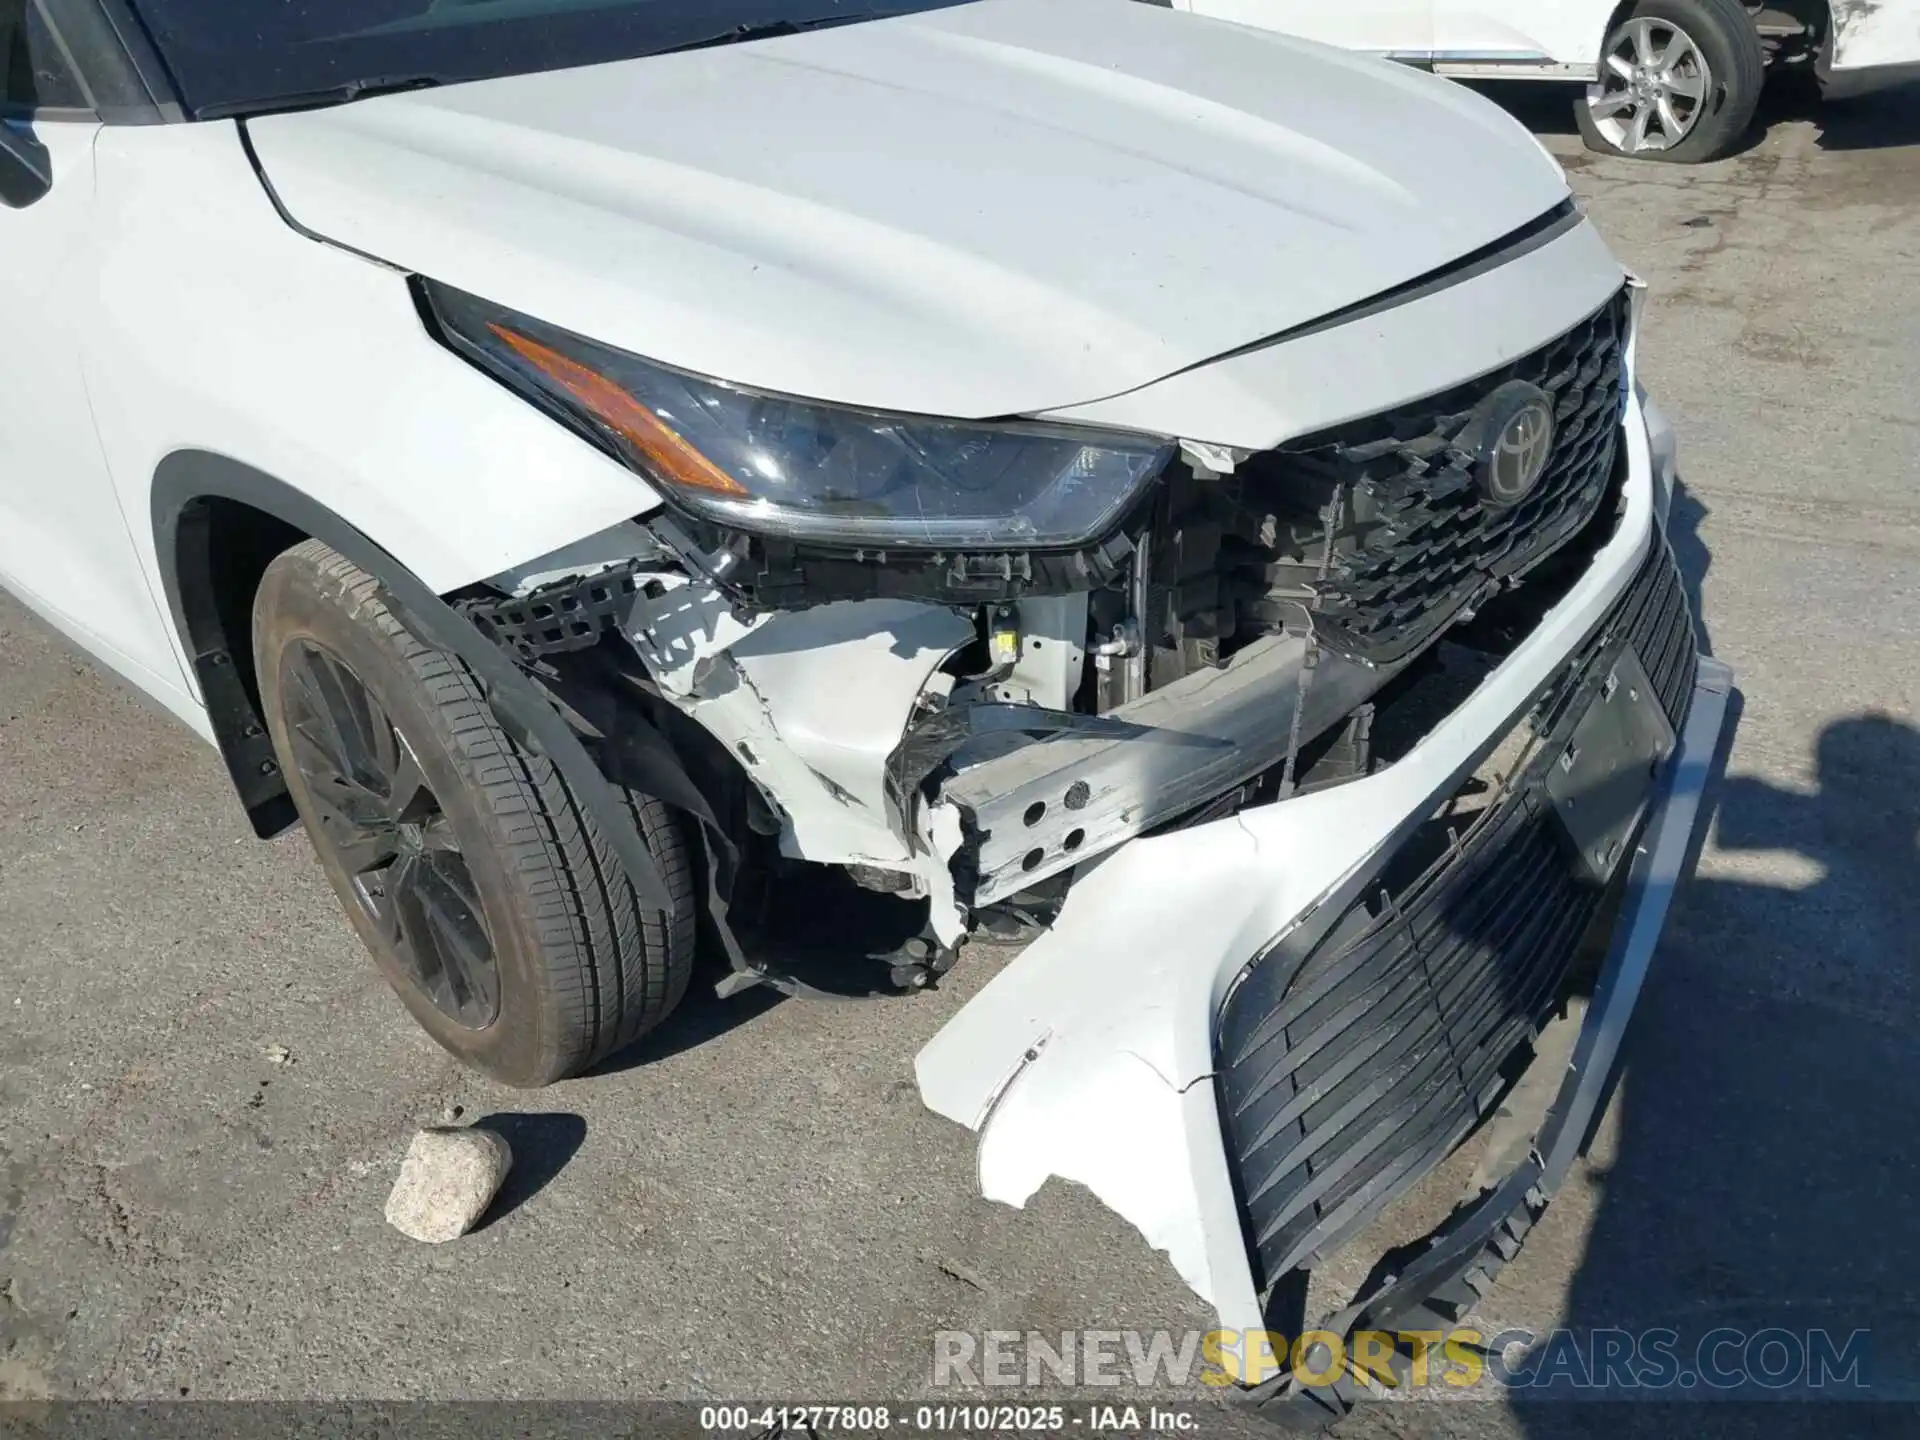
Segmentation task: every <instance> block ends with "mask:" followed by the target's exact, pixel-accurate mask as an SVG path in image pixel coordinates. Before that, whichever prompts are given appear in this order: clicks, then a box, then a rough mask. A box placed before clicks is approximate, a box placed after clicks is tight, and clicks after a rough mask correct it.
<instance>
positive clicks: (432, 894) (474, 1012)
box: [407, 854, 498, 1024]
mask: <svg viewBox="0 0 1920 1440" xmlns="http://www.w3.org/2000/svg"><path fill="white" fill-rule="evenodd" d="M407 883H408V887H409V892H410V893H409V897H408V898H409V900H410V902H411V903H410V905H409V909H410V910H416V911H417V913H418V915H419V918H420V921H421V925H422V929H423V931H424V933H423V934H422V935H420V936H419V937H417V939H418V940H419V941H425V942H426V944H424V945H418V946H417V948H419V949H422V950H425V949H427V948H429V947H430V948H431V950H432V955H433V962H432V968H433V970H434V975H433V976H432V978H431V981H430V983H431V985H432V988H433V989H434V990H435V991H436V992H437V994H438V995H439V996H440V997H442V998H443V999H444V1000H445V1001H447V1002H450V1003H451V1005H452V1013H453V1014H454V1015H455V1016H456V1017H457V1018H460V1019H462V1020H465V1021H471V1022H475V1023H479V1024H485V1023H486V1022H487V1021H488V1020H491V1019H492V1018H493V1015H494V1013H495V1009H496V1001H497V998H498V997H497V995H496V992H495V979H494V977H495V968H494V964H493V946H492V944H491V943H490V941H489V940H488V937H487V931H486V926H485V924H484V923H483V922H482V920H481V918H480V897H479V895H478V894H477V893H475V892H474V889H473V881H472V877H471V876H470V875H469V874H468V873H467V868H466V866H465V864H464V863H462V862H461V861H460V860H459V859H458V858H457V857H454V856H451V855H444V854H443V855H426V856H423V857H422V858H421V860H420V862H419V863H418V864H416V865H414V866H413V867H412V868H411V869H410V871H409V872H408V877H407ZM421 959H422V960H423V961H424V960H426V959H427V957H426V956H425V955H422V956H421Z"/></svg>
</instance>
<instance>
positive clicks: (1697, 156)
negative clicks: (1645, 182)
mask: <svg viewBox="0 0 1920 1440" xmlns="http://www.w3.org/2000/svg"><path fill="white" fill-rule="evenodd" d="M1643 20H1651V21H1655V22H1657V23H1659V24H1661V25H1663V26H1673V27H1676V28H1677V29H1679V30H1680V31H1682V32H1684V33H1685V34H1686V35H1687V36H1688V37H1689V38H1690V39H1691V40H1692V41H1693V43H1694V45H1695V46H1697V47H1698V50H1699V53H1700V54H1701V55H1702V56H1704V57H1705V60H1706V64H1707V69H1708V72H1709V75H1710V80H1709V82H1708V84H1707V86H1706V93H1705V95H1704V96H1703V97H1702V98H1701V100H1700V101H1699V105H1700V111H1699V113H1698V115H1697V116H1695V117H1694V118H1693V119H1692V120H1691V128H1689V129H1688V130H1687V131H1686V133H1685V135H1684V136H1683V137H1682V138H1681V139H1680V140H1679V141H1678V142H1677V143H1675V144H1672V145H1670V146H1669V147H1668V148H1666V149H1642V150H1628V149H1622V148H1621V146H1620V145H1617V144H1615V143H1614V140H1613V139H1612V138H1610V137H1609V136H1608V135H1607V134H1606V133H1605V132H1604V131H1603V129H1602V122H1601V120H1599V119H1597V118H1596V117H1595V115H1594V113H1593V100H1594V96H1595V89H1597V88H1598V87H1592V88H1589V89H1587V90H1584V91H1582V92H1581V94H1580V95H1579V96H1578V97H1577V98H1576V99H1575V100H1574V106H1573V108H1574V118H1575V120H1576V121H1577V122H1578V123H1579V126H1580V138H1581V139H1583V140H1584V141H1586V143H1587V148H1588V149H1589V150H1594V151H1597V152H1599V153H1600V154H1602V155H1629V156H1630V158H1632V159H1636V160H1662V161H1665V162H1667V163H1668V164H1676V165H1696V164H1699V163H1701V162H1703V161H1707V160H1718V159H1720V158H1721V157H1723V156H1725V155H1727V154H1729V153H1730V152H1731V151H1732V150H1733V149H1734V147H1736V146H1737V145H1739V143H1740V141H1741V140H1742V139H1743V138H1744V137H1745V135H1746V133H1747V128H1748V127H1749V126H1750V125H1752V124H1753V115H1754V110H1755V108H1756V107H1757V106H1758V105H1759V103H1760V92H1761V89H1762V88H1763V87H1764V86H1765V84H1766V77H1767V57H1766V52H1765V50H1764V49H1763V48H1762V46H1761V43H1760V32H1759V31H1758V30H1756V29H1755V28H1754V25H1753V21H1752V20H1751V19H1749V18H1748V16H1747V12H1746V10H1745V9H1744V8H1743V7H1742V6H1741V4H1740V0H1640V3H1639V4H1637V5H1635V6H1634V7H1633V8H1632V9H1631V10H1629V11H1628V12H1627V13H1626V15H1625V16H1624V17H1623V18H1622V19H1621V21H1620V23H1619V24H1618V25H1616V26H1615V27H1614V28H1613V30H1612V32H1611V33H1609V34H1608V36H1607V38H1606V41H1605V43H1604V44H1603V45H1602V46H1601V50H1600V71H1601V81H1600V83H1601V85H1602V86H1605V85H1609V84H1614V85H1618V84H1622V83H1624V82H1621V81H1617V80H1610V79H1609V72H1608V66H1607V57H1608V56H1609V55H1611V54H1613V53H1614V50H1615V47H1616V46H1618V45H1620V44H1621V43H1623V41H1625V40H1626V39H1627V36H1628V31H1629V27H1631V26H1632V25H1633V24H1634V22H1636V21H1643Z"/></svg>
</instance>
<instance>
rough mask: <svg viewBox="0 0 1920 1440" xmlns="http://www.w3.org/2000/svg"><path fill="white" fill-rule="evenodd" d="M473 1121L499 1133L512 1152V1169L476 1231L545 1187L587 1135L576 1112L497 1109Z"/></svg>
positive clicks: (582, 1121) (494, 1222) (522, 1203)
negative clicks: (523, 1111) (572, 1113)
mask: <svg viewBox="0 0 1920 1440" xmlns="http://www.w3.org/2000/svg"><path fill="white" fill-rule="evenodd" d="M474 1123H475V1125H476V1126H478V1127H479V1128H481V1129H485V1130H491V1131H493V1132H494V1133H495V1134H497V1135H499V1136H500V1137H501V1138H502V1139H504V1140H505V1141H506V1142H507V1146H508V1148H509V1149H511V1150H512V1151H513V1168H512V1169H510V1170H509V1171H507V1178H506V1181H505V1183H503V1184H502V1185H501V1186H500V1193H499V1194H498V1195H496V1196H494V1198H493V1204H492V1205H491V1206H489V1207H488V1209H487V1214H486V1218H485V1219H484V1220H482V1221H481V1222H480V1224H479V1225H478V1226H476V1227H475V1228H476V1229H478V1230H484V1229H486V1228H487V1227H488V1226H489V1225H494V1224H497V1223H499V1221H501V1220H502V1219H504V1218H505V1217H506V1216H508V1215H511V1214H512V1213H513V1212H514V1211H515V1210H518V1209H519V1208H520V1207H521V1206H522V1205H524V1204H526V1203H527V1201H529V1200H531V1199H532V1198H533V1197H534V1196H536V1195H538V1194H539V1193H540V1192H541V1191H542V1190H544V1189H546V1188H547V1184H548V1182H549V1181H551V1180H552V1179H553V1177H554V1176H556V1175H558V1174H559V1173H560V1172H561V1171H562V1170H564V1169H566V1167H567V1162H568V1161H569V1160H571V1159H573V1157H574V1155H575V1154H576V1153H577V1152H578V1151H579V1149H580V1145H581V1143H582V1142H583V1141H584V1140H585V1139H586V1138H587V1122H586V1121H585V1120H583V1119H582V1118H581V1117H580V1116H578V1115H571V1114H565V1113H559V1114H524V1113H521V1112H517V1111H500V1112H497V1113H495V1114H492V1115H487V1116H484V1117H482V1118H481V1119H479V1120H477V1121H475V1122H474Z"/></svg>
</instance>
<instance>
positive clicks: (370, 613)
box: [253, 540, 694, 1086]
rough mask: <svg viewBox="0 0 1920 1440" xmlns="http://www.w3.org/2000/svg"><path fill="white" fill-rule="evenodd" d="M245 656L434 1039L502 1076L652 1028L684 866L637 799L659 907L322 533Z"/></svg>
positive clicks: (353, 913)
mask: <svg viewBox="0 0 1920 1440" xmlns="http://www.w3.org/2000/svg"><path fill="white" fill-rule="evenodd" d="M253 633H254V645H253V648H254V664H255V667H256V674H257V676H258V679H259V684H260V698H261V701H262V702H263V708H264V709H265V711H266V719H267V728H268V731H269V733H270V734H271V735H272V737H273V744H274V749H275V751H276V752H277V754H278V756H279V760H280V768H281V771H282V773H283V775H284V776H285V779H286V782H287V788H288V790H289V791H290V792H291V793H292V795H293V800H294V803H295V805H296V806H298V808H299V811H300V818H301V820H302V822H303V823H304V824H305V826H306V831H307V835H308V837H309V838H310V839H311V840H312V842H313V847H314V850H315V852H316V853H317V854H318V856H319V858H320V864H321V867H322V868H323V869H324V870H325V871H326V873H327V878H328V880H330V881H331V882H332V884H333V888H334V891H335V892H336V893H337V894H338V895H339V897H340V902H341V904H342V905H343V906H344V907H345V909H346V912H347V918H348V919H349V920H350V921H351V922H352V924H353V928H354V929H355V931H356V932H358V934H359V936H360V938H361V940H362V941H363V942H365V944H366V946H367V948H368V949H369V950H370V951H372V952H373V957H374V960H375V962H376V963H377V964H378V965H379V967H380V970H381V971H382V972H383V973H384V974H385V976H386V978H387V980H388V981H389V983H391V984H392V986H393V988H394V990H395V991H396V992H398V994H399V996H400V999H401V1001H402V1002H403V1003H404V1004H405V1005H406V1007H407V1009H408V1010H409V1011H410V1012H411V1013H412V1015H413V1017H414V1019H415V1020H417V1021H419V1023H420V1024H421V1026H422V1027H424V1028H425V1029H426V1031H427V1033H428V1034H429V1035H431V1036H433V1038H434V1039H435V1040H437V1041H439V1042H440V1044H441V1045H443V1046H445V1047H446V1049H448V1050H449V1051H451V1052H452V1053H453V1054H454V1055H456V1056H458V1057H459V1058H460V1059H461V1060H462V1061H464V1062H466V1063H467V1064H468V1065H471V1066H473V1067H474V1068H475V1069H477V1070H481V1071H483V1072H485V1073H486V1074H488V1075H491V1076H492V1077H494V1078H495V1079H497V1080H501V1081H504V1082H505V1083H507V1084H509V1085H517V1086H537V1085H545V1084H547V1083H549V1082H551V1081H554V1080H558V1079H560V1078H562V1077H563V1076H567V1075H571V1074H574V1073H576V1072H578V1071H580V1070H582V1069H584V1068H586V1067H587V1066H589V1065H591V1064H593V1063H594V1062H595V1061H597V1060H599V1059H601V1058H603V1057H604V1056H606V1055H608V1054H610V1053H611V1052H613V1051H614V1050H617V1049H619V1048H620V1047H622V1046H624V1045H627V1044H629V1043H631V1042H632V1041H633V1040H634V1039H635V1038H637V1037H638V1036H639V1035H641V1034H642V1033H643V1032H645V1031H646V1030H647V1029H649V1028H650V1027H651V1026H653V1025H656V1024H658V1023H659V1021H660V1020H661V1019H663V1018H664V1017H665V1016H666V1014H667V1013H668V1012H669V1011H671V1010H672V1009H673V1007H674V1006H675V1005H676V1004H678V1003H679V1001H680V997H681V996H682V995H683V994H684V993H685V991H686V987H687V980H688V977H689V975H690V974H691V971H692V965H693V949H694V908H693V867H692V865H691V864H690V863H689V857H688V854H687V848H686V844H685V842H684V840H683V838H682V836H681V832H680V830H679V828H678V826H677V824H676V822H675V820H674V817H673V815H672V813H671V812H670V811H669V810H668V809H667V808H666V807H665V806H664V805H662V804H661V803H660V802H659V801H657V800H654V799H651V798H649V797H647V796H643V795H638V794H632V793H629V794H628V796H627V800H628V804H629V805H630V806H631V807H632V813H633V817H634V820H635V822H636V824H637V825H638V826H639V829H640V834H641V837H642V839H644V840H645V841H646V844H647V847H648V849H649V850H651V851H652V853H653V856H654V859H655V860H656V861H657V862H658V863H659V866H660V871H661V874H662V876H663V878H664V879H665V881H666V885H667V890H668V893H669V894H670V895H671V897H672V900H673V903H672V905H671V906H670V907H669V908H668V909H667V910H666V911H665V912H662V911H658V910H653V909H650V908H647V907H646V906H644V905H642V904H641V902H640V900H639V898H638V897H637V896H636V895H635V893H634V890H633V886H632V885H631V883H630V882H629V881H628V879H627V877H626V874H625V872H624V871H623V870H622V868H621V867H620V864H619V861H618V859H617V858H616V857H615V854H614V852H613V849H612V847H611V846H609V845H608V844H607V841H606V838H605V837H604V836H603V835H601V834H600V832H599V830H598V829H597V828H596V827H595V825H594V822H593V820H592V818H591V817H590V816H589V815H587V814H586V812H585V811H584V810H583V809H582V808H581V806H580V804H579V802H578V801H577V800H576V799H575V797H574V795H573V794H572V792H571V791H570V790H569V789H568V787H567V784H566V781H565V780H564V779H563V778H562V777H561V775H560V773H559V771H558V770H556V769H555V768H554V766H553V765H552V763H551V762H549V761H548V760H546V759H545V758H543V757H541V756H539V755H535V754H532V753H531V752H529V751H527V750H524V749H522V748H521V747H520V746H519V745H517V744H515V743H514V742H513V740H511V739H510V738H509V737H508V736H507V735H506V733H505V732H504V731H503V730H502V729H501V728H500V726H499V723H498V722H497V721H496V720H495V719H494V716H493V712H492V711H491V709H489V708H488V705H487V703H486V700H485V698H484V697H483V696H482V694H481V692H480V687H479V686H478V684H476V683H475V680H474V678H473V674H472V672H471V671H469V670H468V669H467V667H466V666H465V665H464V664H462V663H461V661H460V660H458V659H457V658H456V657H454V656H452V655H449V654H447V653H445V652H444V651H441V650H436V649H434V648H433V647H432V646H430V645H428V644H426V643H424V642H423V641H422V640H420V639H419V638H418V637H417V636H415V635H413V634H412V633H411V632H410V631H409V630H408V629H407V628H406V627H405V625H403V624H402V623H401V621H400V620H399V618H398V617H397V616H396V615H395V614H394V613H393V611H391V610H390V609H388V608H387V605H386V602H385V597H384V593H383V592H382V590H381V588H380V585H379V583H378V582H377V581H376V580H375V579H374V578H373V577H372V576H371V575H368V574H367V573H366V572H365V571H363V570H360V569H358V568H357V567H356V566H355V565H353V563H352V562H351V561H349V560H347V559H345V558H344V557H343V556H341V555H339V554H338V553H336V552H335V551H333V550H331V549H329V548H328V547H327V546H325V545H323V544H321V543H320V542H319V541H317V540H309V541H307V542H305V543H303V544H301V545H297V546H295V547H294V548H293V549H291V550H289V551H287V552H286V553H285V554H283V555H281V556H279V557H278V558H277V559H275V560H274V561H273V563H272V564H270V565H269V566H268V567H267V570H266V574H265V576H264V577H263V578H262V580H261V583H260V589H259V591H258V593H257V595H256V596H255V599H254V610H253Z"/></svg>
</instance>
